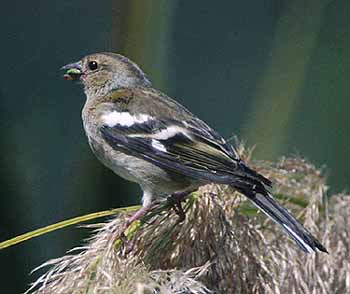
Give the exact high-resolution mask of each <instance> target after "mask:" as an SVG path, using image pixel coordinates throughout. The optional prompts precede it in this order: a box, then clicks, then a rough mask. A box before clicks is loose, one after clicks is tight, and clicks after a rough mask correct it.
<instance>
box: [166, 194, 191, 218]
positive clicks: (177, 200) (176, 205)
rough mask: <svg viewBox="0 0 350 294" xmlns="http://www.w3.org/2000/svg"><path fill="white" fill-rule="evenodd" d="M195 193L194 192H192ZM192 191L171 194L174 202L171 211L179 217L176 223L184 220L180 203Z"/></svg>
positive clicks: (184, 216)
mask: <svg viewBox="0 0 350 294" xmlns="http://www.w3.org/2000/svg"><path fill="white" fill-rule="evenodd" d="M193 191H195V190H193ZM193 191H184V192H175V193H173V194H171V197H172V198H173V199H174V200H175V203H174V205H173V209H174V211H175V213H176V214H177V215H178V216H179V219H178V222H179V223H181V222H183V221H184V220H185V218H186V214H185V212H184V210H183V208H182V205H181V202H182V201H184V200H185V198H186V197H187V196H188V195H189V194H191V193H192V192H193Z"/></svg>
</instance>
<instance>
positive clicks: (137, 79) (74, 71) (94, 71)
mask: <svg viewBox="0 0 350 294" xmlns="http://www.w3.org/2000/svg"><path fill="white" fill-rule="evenodd" d="M62 69H63V70H65V71H66V72H65V74H64V76H63V77H64V79H65V80H78V81H81V82H82V83H83V85H84V90H85V93H86V95H87V96H88V97H89V96H100V95H105V94H106V93H108V92H109V91H111V90H113V89H118V88H122V87H137V86H143V87H149V86H150V85H151V83H150V81H149V80H148V79H147V77H146V76H145V74H144V73H143V71H142V70H141V69H140V68H139V67H138V66H137V65H136V64H135V63H134V62H132V61H131V60H129V59H128V58H126V57H124V56H122V55H119V54H115V53H96V54H91V55H88V56H85V57H84V58H82V59H81V60H80V61H78V62H74V63H70V64H67V65H65V66H63V67H62Z"/></svg>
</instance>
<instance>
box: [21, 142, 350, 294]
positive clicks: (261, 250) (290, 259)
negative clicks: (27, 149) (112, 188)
mask: <svg viewBox="0 0 350 294" xmlns="http://www.w3.org/2000/svg"><path fill="white" fill-rule="evenodd" d="M238 149H239V152H240V153H241V154H242V157H243V158H245V160H246V161H248V162H250V155H251V150H246V149H245V148H244V146H243V145H241V144H240V145H239V148H238ZM250 165H252V166H253V167H255V168H256V169H257V170H259V171H260V172H261V173H263V174H264V175H266V176H267V177H269V178H271V179H273V180H274V188H273V193H274V194H275V195H276V197H277V198H279V201H281V202H283V204H284V205H285V206H286V207H288V209H290V210H291V211H292V212H293V213H294V214H295V215H296V216H297V217H298V219H300V220H301V221H302V222H303V223H304V224H305V226H306V227H307V228H308V229H310V231H311V232H312V233H313V234H314V235H315V236H317V237H318V238H319V240H320V241H321V242H322V243H323V244H324V245H325V246H326V248H327V249H328V251H329V252H330V254H329V255H327V254H323V253H317V254H309V255H307V254H305V253H303V252H302V251H301V250H300V249H299V248H297V247H296V245H295V244H294V243H293V242H292V241H290V240H289V239H288V237H287V236H286V234H285V233H283V232H282V230H281V229H280V228H279V227H278V226H277V225H275V224H274V223H272V222H271V221H270V220H267V219H266V217H265V216H264V215H263V214H262V213H259V212H257V210H256V209H255V208H254V207H253V206H252V205H250V203H248V202H247V201H246V199H245V198H244V197H243V196H242V195H240V194H239V193H238V192H236V191H234V190H232V189H231V188H229V187H226V186H223V185H221V186H219V185H214V184H211V185H207V186H203V187H201V188H200V189H199V191H198V192H195V193H193V194H192V195H191V196H190V197H189V198H188V199H187V200H186V202H185V203H184V204H183V206H184V209H185V210H186V220H185V221H184V222H183V223H181V224H179V223H178V222H177V220H178V217H177V215H176V214H175V212H174V211H173V209H171V200H169V199H168V200H166V199H165V200H163V201H161V202H159V203H157V204H156V205H155V207H154V208H153V210H152V211H151V212H150V213H148V214H147V215H146V216H145V217H144V218H143V219H142V221H141V222H140V223H136V224H134V225H133V226H132V227H131V228H130V230H129V231H128V237H129V239H130V242H131V243H132V244H134V248H133V250H132V251H131V252H129V253H126V251H125V248H124V247H123V246H122V244H121V242H120V241H117V240H116V236H118V233H119V229H120V227H121V226H122V224H123V223H124V221H125V219H126V218H127V217H128V216H129V215H128V213H126V212H124V213H120V214H119V215H117V216H116V217H115V218H113V219H111V220H109V221H107V222H105V223H101V224H96V225H90V226H89V227H90V228H92V229H93V234H92V236H91V238H90V239H89V240H87V241H86V243H85V245H84V246H83V247H80V248H76V249H73V250H71V251H70V252H68V253H67V255H65V256H63V257H61V258H58V259H54V260H50V261H48V262H47V263H45V264H44V265H42V266H41V267H48V271H47V272H46V273H45V274H44V275H43V276H42V277H41V278H39V280H37V281H36V282H35V283H34V284H33V285H32V287H31V288H30V289H29V290H28V292H27V293H32V294H71V293H73V294H82V293H88V294H102V293H103V294H106V293H113V294H115V293H137V294H141V293H165V294H168V293H169V294H170V293H194V294H197V293H198V294H202V293H203V294H204V293H271V294H272V293H274V294H275V293H320V294H323V293H324V294H326V293H346V292H347V291H348V289H350V243H349V240H350V227H349V225H348V224H349V223H350V210H349V207H350V197H349V196H347V195H345V194H341V195H334V196H332V197H330V198H329V195H327V186H326V183H325V178H324V177H323V175H322V172H321V171H320V170H319V169H317V168H316V167H315V166H314V165H312V164H311V163H309V162H307V161H306V160H304V159H302V158H298V157H293V158H282V159H281V160H280V161H278V162H276V163H273V162H250ZM328 198H329V199H330V200H329V201H328V200H327V199H328Z"/></svg>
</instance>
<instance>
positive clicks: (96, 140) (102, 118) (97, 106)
mask: <svg viewBox="0 0 350 294" xmlns="http://www.w3.org/2000/svg"><path fill="white" fill-rule="evenodd" d="M62 69H64V70H65V71H66V73H65V75H64V78H65V79H66V80H79V81H81V82H82V84H83V86H84V92H85V94H86V103H85V105H84V108H83V111H82V119H83V125H84V129H85V132H86V135H87V138H88V141H89V144H90V147H91V149H92V151H93V153H94V154H95V155H96V157H97V158H98V159H99V160H100V161H101V162H102V163H103V164H104V165H105V166H107V167H108V168H110V169H111V170H113V171H114V172H115V173H116V174H117V175H119V176H121V177H123V178H125V179H127V180H129V181H133V182H136V183H138V184H139V185H140V187H141V189H142V191H143V196H142V203H143V207H142V208H141V209H140V210H139V211H138V212H136V213H135V214H134V216H133V217H131V219H130V220H129V223H131V222H132V221H134V220H136V219H139V218H140V217H141V216H142V215H143V214H144V213H146V212H147V211H148V210H149V209H150V207H151V206H152V203H153V201H154V200H155V199H159V198H160V197H164V196H167V195H175V194H177V195H186V194H188V193H190V192H191V191H193V190H196V189H197V188H198V187H199V186H202V185H205V184H208V183H218V184H226V185H230V186H231V187H233V188H235V189H236V190H237V191H239V192H240V193H242V194H243V195H245V196H246V197H247V198H248V199H249V200H250V201H252V203H253V204H254V205H255V206H257V207H258V208H259V209H260V210H262V211H263V212H264V213H265V214H266V215H267V216H268V217H270V218H271V219H272V220H273V221H274V222H276V223H277V224H278V225H280V226H281V227H282V229H283V230H284V231H285V232H286V233H287V234H288V235H289V236H290V237H291V238H292V239H293V240H294V241H295V242H296V244H297V245H298V246H299V247H300V248H301V249H302V250H303V251H304V252H307V253H311V252H313V251H317V250H319V251H323V252H327V250H326V248H325V247H324V246H323V245H322V244H321V243H320V242H319V241H318V240H317V239H316V238H315V237H314V236H313V235H312V234H311V233H310V232H309V231H308V230H307V229H306V228H304V226H303V225H302V224H300V223H299V222H298V221H297V220H296V218H295V217H293V216H292V215H291V214H290V213H289V212H288V211H287V210H286V209H285V208H283V207H282V206H281V205H280V204H279V203H278V202H277V201H276V200H275V199H274V197H273V196H272V195H271V193H270V192H269V187H270V186H271V181H270V180H269V179H267V178H266V177H264V176H263V175H261V174H259V173H257V172H256V171H254V170H253V169H251V168H250V167H249V166H247V164H246V163H245V162H244V161H243V160H242V159H241V158H240V156H239V155H238V153H237V151H236V150H235V148H234V147H233V146H231V145H230V144H229V143H227V142H226V140H225V139H224V138H223V137H222V136H220V134H219V133H217V132H216V131H215V130H213V129H212V128H211V127H209V126H208V125H207V124H206V123H205V122H203V121H202V120H200V119H199V118H197V117H196V116H195V115H194V114H192V113H191V112H190V111H189V110H187V109H186V108H185V107H184V106H182V105H181V104H179V103H178V102H176V101H175V100H173V99H171V98H170V97H168V96H167V95H165V94H163V93H162V92H160V91H158V90H156V89H154V88H153V87H152V84H151V82H150V80H149V79H148V78H147V77H146V75H145V74H144V72H143V71H142V70H141V69H140V67H139V66H137V65H136V64H135V63H134V62H132V61H131V60H129V59H128V58H126V57H124V56H122V55H119V54H114V53H96V54H91V55H88V56H86V57H84V58H82V59H81V60H80V61H78V62H75V63H71V64H68V65H65V66H64V67H63V68H62Z"/></svg>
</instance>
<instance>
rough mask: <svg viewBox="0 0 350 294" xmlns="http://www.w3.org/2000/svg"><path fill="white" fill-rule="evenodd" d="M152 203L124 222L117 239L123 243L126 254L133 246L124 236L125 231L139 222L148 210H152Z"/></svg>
mask: <svg viewBox="0 0 350 294" xmlns="http://www.w3.org/2000/svg"><path fill="white" fill-rule="evenodd" d="M152 206H153V205H152V203H150V204H147V205H145V206H142V207H141V208H140V209H139V210H138V211H136V212H135V213H134V214H133V215H132V216H131V217H129V218H128V219H127V221H126V222H125V224H124V225H123V227H122V229H121V231H120V232H121V233H120V235H119V236H118V238H119V239H120V240H121V241H122V242H123V243H124V246H125V247H126V248H127V253H128V252H130V251H132V249H133V245H132V244H130V242H129V240H128V238H127V236H126V235H125V231H126V229H127V228H129V226H130V225H131V224H132V223H133V222H135V221H137V220H139V219H140V218H141V217H143V216H144V215H145V214H146V213H147V212H149V211H150V209H151V208H152Z"/></svg>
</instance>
